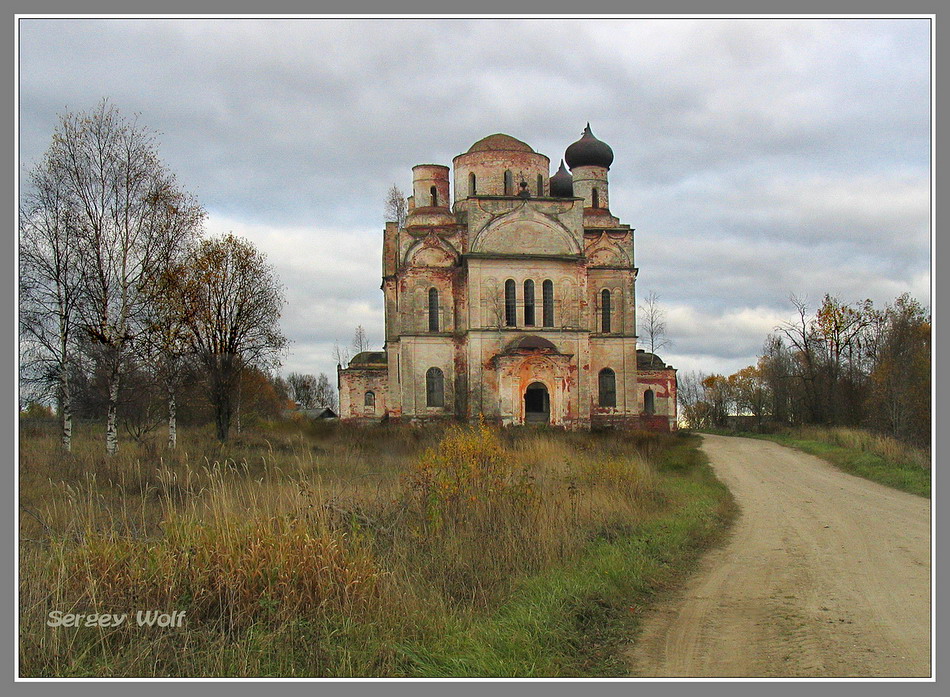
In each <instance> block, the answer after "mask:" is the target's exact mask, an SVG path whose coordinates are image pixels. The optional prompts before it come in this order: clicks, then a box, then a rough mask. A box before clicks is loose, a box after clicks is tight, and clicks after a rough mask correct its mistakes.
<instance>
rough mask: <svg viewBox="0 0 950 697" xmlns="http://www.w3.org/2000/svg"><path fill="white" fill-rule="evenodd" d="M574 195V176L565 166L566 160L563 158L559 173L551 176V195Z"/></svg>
mask: <svg viewBox="0 0 950 697" xmlns="http://www.w3.org/2000/svg"><path fill="white" fill-rule="evenodd" d="M573 195H574V178H573V177H571V173H570V172H568V171H567V167H565V166H564V160H561V166H560V167H559V168H558V170H557V173H556V174H555V175H554V176H553V177H551V196H553V197H554V198H571V197H572V196H573Z"/></svg>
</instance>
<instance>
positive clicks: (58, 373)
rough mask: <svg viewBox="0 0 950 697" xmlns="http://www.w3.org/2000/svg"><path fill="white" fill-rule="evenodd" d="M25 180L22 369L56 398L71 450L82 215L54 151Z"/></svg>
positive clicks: (21, 225) (21, 231) (21, 255)
mask: <svg viewBox="0 0 950 697" xmlns="http://www.w3.org/2000/svg"><path fill="white" fill-rule="evenodd" d="M26 185H27V186H26V187H25V191H26V193H25V194H24V196H23V200H22V201H21V206H20V219H19V237H20V248H19V261H20V278H19V294H20V297H19V300H20V307H19V309H20V314H19V317H20V337H21V343H20V347H21V373H22V374H25V375H30V376H31V378H32V381H33V382H34V383H38V386H39V387H40V389H41V391H42V392H44V393H46V394H52V396H53V397H54V398H55V400H56V411H57V415H58V417H59V420H60V440H61V443H62V447H63V449H64V450H65V451H66V452H69V451H70V450H71V449H72V431H73V423H72V414H73V395H72V382H71V380H70V375H71V373H72V372H73V371H74V370H75V368H76V361H77V355H76V321H77V304H78V302H79V296H80V291H81V287H82V278H81V276H80V268H79V248H78V234H79V229H78V226H77V224H78V220H77V217H76V215H75V211H74V201H73V200H72V199H71V197H70V192H69V187H68V182H67V181H66V177H65V173H64V172H63V171H62V169H61V168H59V167H57V166H56V162H55V160H54V159H53V158H52V157H51V156H50V155H49V154H47V155H46V156H45V157H44V158H43V160H42V162H40V163H39V164H38V165H37V166H36V167H35V168H33V170H32V171H31V172H30V173H29V175H28V177H27V181H26Z"/></svg>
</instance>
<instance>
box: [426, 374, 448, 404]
mask: <svg viewBox="0 0 950 697" xmlns="http://www.w3.org/2000/svg"><path fill="white" fill-rule="evenodd" d="M426 406H427V407H443V406H445V384H444V379H443V376H442V371H441V370H439V369H438V368H429V369H428V370H427V371H426Z"/></svg>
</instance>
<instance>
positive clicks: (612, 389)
mask: <svg viewBox="0 0 950 697" xmlns="http://www.w3.org/2000/svg"><path fill="white" fill-rule="evenodd" d="M598 378H599V379H598V387H599V389H598V393H599V397H600V399H599V404H600V406H602V407H615V406H617V376H616V375H615V374H614V371H612V370H611V369H610V368H604V369H603V370H601V371H600V375H599V376H598Z"/></svg>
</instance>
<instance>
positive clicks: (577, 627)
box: [402, 435, 736, 677]
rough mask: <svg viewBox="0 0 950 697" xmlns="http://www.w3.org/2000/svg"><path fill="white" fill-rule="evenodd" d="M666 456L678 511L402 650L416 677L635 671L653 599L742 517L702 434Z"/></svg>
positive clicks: (621, 530) (666, 484) (606, 538)
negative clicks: (634, 642)
mask: <svg viewBox="0 0 950 697" xmlns="http://www.w3.org/2000/svg"><path fill="white" fill-rule="evenodd" d="M681 441H682V442H681V443H680V444H679V445H677V446H676V447H674V448H671V449H670V450H668V451H666V452H665V453H663V456H662V462H661V464H660V466H659V469H660V471H661V473H662V474H663V475H664V478H663V481H662V484H661V488H662V491H663V494H664V495H665V496H667V497H668V498H669V500H670V501H671V502H672V503H673V505H672V506H671V509H672V510H671V511H670V512H668V513H666V514H665V515H662V516H659V517H657V518H656V519H654V520H651V521H649V522H645V523H642V524H639V525H636V526H631V527H628V528H625V527H618V528H617V529H614V530H610V531H604V532H602V534H601V535H600V536H598V538H597V539H595V540H594V541H592V544H591V545H590V547H589V548H588V550H587V552H586V554H585V555H584V556H583V558H582V559H581V560H579V562H578V563H577V564H575V565H573V566H571V567H569V568H559V569H555V570H553V571H551V572H549V573H545V574H541V575H539V576H536V577H533V578H530V579H527V580H526V581H525V582H523V583H521V584H520V585H519V587H518V588H517V589H516V591H515V593H514V594H513V596H512V599H511V600H510V601H509V602H508V603H506V604H505V605H504V606H502V607H501V608H500V609H499V611H498V612H496V613H495V614H493V615H492V616H490V617H487V618H483V619H479V620H477V621H474V622H472V623H470V624H466V625H464V626H459V627H457V628H455V631H453V632H452V633H450V634H449V635H448V636H446V637H444V638H443V639H442V640H441V641H439V642H438V643H435V644H430V645H410V646H404V647H402V650H403V651H404V652H405V654H406V655H407V657H409V658H410V661H409V663H408V665H407V671H406V674H407V675H410V676H413V677H447V676H458V677H475V676H497V677H514V676H520V677H552V676H553V677H558V676H572V677H615V676H626V675H628V674H629V672H628V671H629V668H628V666H627V665H626V664H625V663H624V661H623V657H622V655H621V649H622V648H623V647H624V646H627V645H628V644H629V642H630V640H631V637H634V636H635V634H636V631H637V629H638V627H639V623H640V616H641V612H642V610H643V609H644V606H646V605H648V604H649V603H650V602H651V599H652V598H653V597H654V596H655V595H656V594H657V593H658V592H660V591H663V590H667V589H669V588H670V587H671V586H673V585H675V584H676V583H678V582H679V581H680V580H681V579H682V577H683V576H684V575H685V574H686V573H688V571H689V570H690V569H691V568H692V566H693V564H694V562H695V560H696V558H697V557H698V556H699V555H700V554H701V553H702V552H703V551H704V550H705V549H707V548H709V547H710V546H712V545H713V544H715V543H716V542H717V541H718V540H719V539H721V537H722V535H723V533H724V531H725V530H726V529H727V528H728V526H729V524H730V522H731V521H732V519H733V518H734V516H735V512H736V509H735V506H734V503H733V500H732V497H731V495H730V493H729V491H728V489H727V488H726V487H725V486H724V485H723V484H722V483H720V482H719V481H718V480H717V479H716V478H715V476H714V475H713V474H712V470H711V469H710V468H709V465H708V464H707V460H706V458H705V455H703V454H702V453H701V452H700V451H699V450H698V445H699V443H698V439H697V438H696V437H695V436H686V435H684V436H682V437H681Z"/></svg>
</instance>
